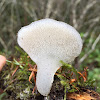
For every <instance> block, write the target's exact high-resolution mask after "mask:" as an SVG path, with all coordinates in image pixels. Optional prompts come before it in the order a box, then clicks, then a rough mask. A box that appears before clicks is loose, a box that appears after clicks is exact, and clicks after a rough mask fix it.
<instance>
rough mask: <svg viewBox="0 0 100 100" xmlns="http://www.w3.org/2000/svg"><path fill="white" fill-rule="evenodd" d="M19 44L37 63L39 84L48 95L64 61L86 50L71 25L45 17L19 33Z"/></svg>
mask: <svg viewBox="0 0 100 100" xmlns="http://www.w3.org/2000/svg"><path fill="white" fill-rule="evenodd" d="M17 41H18V44H19V46H20V47H21V48H23V49H24V51H25V52H27V54H28V55H29V56H30V58H31V59H32V60H33V61H34V62H35V63H36V64H37V76H36V86H37V89H38V91H39V92H40V93H41V94H42V95H43V96H47V95H48V94H49V92H50V89H51V86H52V83H53V80H54V74H55V73H56V71H57V69H58V68H59V67H60V66H61V64H60V62H59V61H60V60H63V61H65V62H67V63H70V62H72V61H73V60H74V59H75V57H77V56H78V55H79V54H80V52H81V49H82V40H81V37H80V35H79V33H78V32H77V31H76V30H75V29H74V28H73V27H72V26H70V25H68V24H66V23H64V22H60V21H56V20H53V19H42V20H39V21H35V22H33V23H31V24H30V25H28V26H25V27H22V28H21V29H20V30H19V32H18V40H17Z"/></svg>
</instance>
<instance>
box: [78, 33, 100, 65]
mask: <svg viewBox="0 0 100 100" xmlns="http://www.w3.org/2000/svg"><path fill="white" fill-rule="evenodd" d="M99 40H100V34H99V35H98V37H97V38H96V40H95V41H94V43H93V45H92V47H91V49H90V51H88V52H87V53H86V54H85V55H84V56H83V57H82V58H81V59H80V60H79V63H82V62H83V61H84V60H85V59H86V58H87V57H88V55H89V54H91V53H92V52H93V51H94V50H95V47H96V45H97V43H98V42H99Z"/></svg>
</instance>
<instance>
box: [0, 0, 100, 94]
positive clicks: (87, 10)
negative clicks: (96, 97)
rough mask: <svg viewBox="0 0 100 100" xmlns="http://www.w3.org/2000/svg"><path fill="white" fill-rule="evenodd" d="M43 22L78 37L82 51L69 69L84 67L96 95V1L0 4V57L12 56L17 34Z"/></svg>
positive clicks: (99, 25) (99, 37)
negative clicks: (72, 29) (62, 25)
mask: <svg viewBox="0 0 100 100" xmlns="http://www.w3.org/2000/svg"><path fill="white" fill-rule="evenodd" d="M43 18H52V19H56V20H58V21H63V22H66V23H68V24H70V25H72V26H73V27H75V28H76V30H77V31H78V32H79V33H80V35H81V37H82V40H83V50H82V53H81V54H80V56H79V57H78V58H76V60H75V62H74V64H73V66H75V67H76V68H78V69H83V68H84V67H88V68H89V73H88V78H90V79H95V80H96V83H95V86H97V87H98V91H99V92H100V89H99V87H100V0H0V54H3V55H5V56H7V57H9V56H12V55H14V53H15V52H16V49H15V46H17V41H16V39H17V32H18V30H19V29H20V28H21V27H23V26H26V25H28V24H30V23H31V22H34V21H37V20H40V19H43Z"/></svg>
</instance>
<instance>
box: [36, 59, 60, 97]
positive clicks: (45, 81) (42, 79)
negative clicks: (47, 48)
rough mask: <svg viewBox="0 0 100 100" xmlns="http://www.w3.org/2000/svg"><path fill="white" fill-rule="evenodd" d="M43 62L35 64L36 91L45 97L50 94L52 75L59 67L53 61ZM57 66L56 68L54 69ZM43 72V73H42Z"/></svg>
mask: <svg viewBox="0 0 100 100" xmlns="http://www.w3.org/2000/svg"><path fill="white" fill-rule="evenodd" d="M50 61H51V60H49V62H48V61H45V63H44V62H41V63H39V64H37V77H36V86H37V89H38V91H39V92H40V93H41V94H42V95H43V96H47V95H48V94H49V92H50V89H51V86H52V83H53V80H54V75H55V73H56V71H57V69H58V68H59V65H58V64H57V63H55V62H56V61H55V62H54V61H51V62H50ZM57 65H58V68H57V67H55V66H57ZM43 70H45V72H43Z"/></svg>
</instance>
